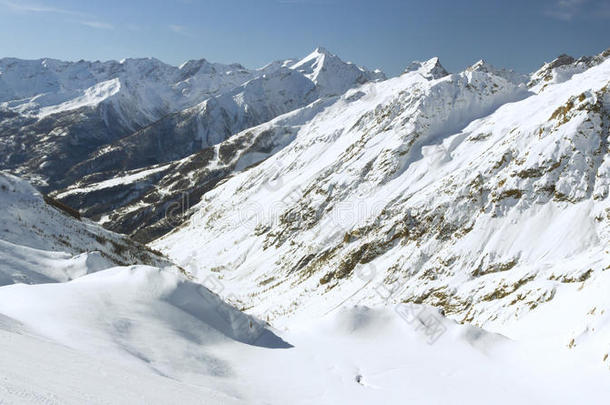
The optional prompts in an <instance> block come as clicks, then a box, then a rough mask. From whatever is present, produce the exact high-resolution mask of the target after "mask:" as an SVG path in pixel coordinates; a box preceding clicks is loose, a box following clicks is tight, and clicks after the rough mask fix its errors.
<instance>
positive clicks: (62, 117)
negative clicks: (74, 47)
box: [0, 48, 610, 404]
mask: <svg viewBox="0 0 610 405" xmlns="http://www.w3.org/2000/svg"><path fill="white" fill-rule="evenodd" d="M609 56H610V52H609V51H605V52H603V53H601V54H600V55H596V56H593V57H583V58H580V59H574V58H572V57H568V56H565V55H562V56H560V57H559V58H557V59H556V60H555V61H553V62H550V63H546V64H544V65H543V66H542V67H541V69H539V70H538V71H536V72H534V73H532V74H531V75H523V74H519V73H516V72H513V71H511V70H506V69H502V68H497V67H494V66H491V65H490V64H488V63H487V62H484V61H483V60H481V61H478V62H476V63H474V64H473V65H472V66H470V67H467V68H466V69H465V70H464V71H462V72H458V73H453V74H450V73H448V72H447V71H446V70H445V69H444V68H443V66H442V65H441V64H440V61H439V59H438V58H432V59H430V60H428V61H423V62H413V63H411V64H409V65H408V66H407V68H406V69H405V70H404V72H403V73H402V74H401V75H400V76H398V77H394V78H390V79H386V78H385V77H384V76H383V75H382V74H381V73H380V72H378V71H368V70H366V69H363V68H360V67H357V66H356V65H354V64H351V63H345V62H343V61H341V59H339V58H338V57H337V56H335V55H332V54H331V53H330V52H328V51H326V50H324V49H323V48H318V49H316V50H315V51H314V52H313V53H311V54H310V55H308V56H307V57H305V58H303V59H301V60H282V61H277V62H273V63H271V64H269V65H267V66H265V67H263V68H261V69H258V70H249V69H245V68H243V67H241V66H240V65H217V64H210V63H208V62H206V61H204V60H202V61H191V62H188V63H186V64H184V65H182V66H180V67H169V66H166V65H163V64H162V63H161V62H158V61H155V60H138V61H129V60H128V61H123V62H105V63H97V62H96V63H88V62H78V63H73V64H72V63H63V62H57V61H50V62H49V61H47V62H46V64H47V65H46V66H47V67H46V68H44V69H42V72H43V73H41V68H40V66H38V63H42V62H40V61H39V62H31V61H30V62H27V63H26V62H23V61H15V60H12V61H13V62H11V63H17V64H19V63H22V64H23V65H22V66H21V67H19V66H17V65H15V66H13V65H10V66H9V64H10V63H9V62H10V61H8V60H2V63H3V64H4V65H3V64H0V71H2V72H3V73H2V75H0V95H1V97H2V100H4V101H3V102H2V103H3V104H2V107H1V108H0V131H3V132H0V133H1V134H2V135H0V152H2V154H0V161H1V162H2V166H1V167H4V168H8V169H10V170H11V171H12V172H13V173H18V174H21V175H23V176H24V177H27V178H29V179H32V180H34V181H35V182H36V184H38V185H40V184H43V185H44V184H46V186H45V187H43V188H44V189H45V190H50V189H52V190H53V192H51V193H50V194H48V195H43V194H40V193H39V192H38V191H36V190H35V189H34V188H33V187H32V186H30V185H29V184H28V183H27V182H26V181H24V180H21V179H19V178H17V177H15V176H14V175H12V174H8V173H5V172H1V173H0V207H2V208H3V209H2V210H0V348H1V349H3V350H0V364H3V365H4V364H8V365H10V366H9V367H0V402H2V400H4V399H7V400H8V401H17V402H19V401H22V402H23V401H25V402H33V401H39V402H53V401H55V402H61V403H83V402H87V403H102V402H112V403H114V402H125V401H132V400H133V401H147V402H169V401H181V402H184V403H201V402H205V403H212V404H215V403H218V404H231V403H236V404H241V403H243V404H251V403H260V404H283V403H297V404H311V403H316V404H318V403H319V404H337V403H350V404H351V403H354V404H368V403H391V404H394V403H396V404H398V403H405V402H409V403H410V402H413V403H449V402H453V403H490V402H494V403H507V404H514V403H523V402H533V401H536V402H540V403H566V404H569V403H575V402H577V401H581V402H587V403H604V402H603V400H605V398H606V396H607V394H608V384H607V376H608V370H609V369H610V358H609V356H610V344H609V342H610V340H609V338H610V327H609V326H610V298H609V297H608V294H607V291H608V288H609V287H610V272H609V271H608V270H610V147H609V141H610V132H609V128H610V58H609ZM7 61H8V62H7ZM84 66H96V68H95V69H94V68H91V67H89V68H87V69H85V68H84ZM113 66H114V67H113ZM128 66H129V67H128ZM2 69H4V70H2ZM28 69H30V70H28ZM45 69H46V70H45ZM148 69H150V70H148ZM5 71H6V72H9V73H7V75H6V76H3V75H4V72H5ZM225 76H231V78H227V77H225ZM28 77H29V78H30V80H29V81H28V79H27V78H28ZM126 83H131V84H130V85H129V86H128V85H126ZM116 100H123V101H125V103H124V104H123V103H122V102H120V101H116ZM126 100H129V101H126ZM152 106H157V107H154V108H153V107H152ZM158 106H160V107H158ZM126 117H127V119H125V118H126ZM140 119H141V120H140ZM117 128H118V129H117ZM88 218H91V219H88ZM92 219H93V220H95V221H97V222H98V223H95V222H93V220H92ZM100 225H103V226H104V227H105V228H106V229H103V228H102V227H101V226H100ZM113 231H118V232H121V233H124V234H127V235H129V236H125V235H119V234H116V233H114V232H113ZM131 238H133V239H136V240H138V241H145V242H150V243H149V244H148V247H146V246H144V245H141V244H139V243H138V242H135V241H132V239H131ZM163 254H165V255H166V256H163ZM100 354H103V356H100ZM101 357H103V358H101ZM24 359H25V361H24ZM40 359H42V360H40ZM40 364H43V365H44V366H43V367H41V366H40ZM50 370H53V371H50ZM55 370H61V371H60V372H55ZM60 377H61V378H60ZM31 381H35V383H33V382H31ZM75 381H78V384H77V383H76V382H75ZM75 386H77V388H78V389H75ZM101 386H104V387H105V388H104V389H101V388H100V387H101ZM439 386H442V387H449V388H446V389H445V388H444V389H440V390H439V389H438V387H439ZM120 391H126V392H127V394H125V396H123V397H120V396H119V394H120ZM151 392H154V393H155V395H152V394H151ZM157 392H158V394H157ZM600 398H603V400H602V401H601V402H600Z"/></svg>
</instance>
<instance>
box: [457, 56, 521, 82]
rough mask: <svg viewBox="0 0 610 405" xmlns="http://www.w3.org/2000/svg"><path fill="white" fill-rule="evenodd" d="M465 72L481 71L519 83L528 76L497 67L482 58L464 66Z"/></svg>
mask: <svg viewBox="0 0 610 405" xmlns="http://www.w3.org/2000/svg"><path fill="white" fill-rule="evenodd" d="M466 72H482V73H488V74H491V75H494V76H498V77H501V78H503V79H504V80H506V81H508V82H510V83H513V84H516V85H519V84H521V83H525V82H527V80H528V76H527V75H524V74H521V73H517V72H515V71H514V70H510V69H498V68H496V67H495V66H494V65H492V64H491V63H489V62H487V61H485V60H484V59H479V60H478V61H477V62H476V63H474V64H473V65H471V66H469V67H468V68H466Z"/></svg>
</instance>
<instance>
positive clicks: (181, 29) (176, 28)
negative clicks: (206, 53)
mask: <svg viewBox="0 0 610 405" xmlns="http://www.w3.org/2000/svg"><path fill="white" fill-rule="evenodd" d="M168 28H169V29H170V31H172V32H174V33H176V34H180V35H190V34H189V32H188V29H187V27H186V26H184V25H178V24H170V25H168Z"/></svg>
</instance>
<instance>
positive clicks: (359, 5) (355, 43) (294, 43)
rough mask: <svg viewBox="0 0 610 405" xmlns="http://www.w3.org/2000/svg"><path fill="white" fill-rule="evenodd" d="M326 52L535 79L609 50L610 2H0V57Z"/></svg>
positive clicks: (214, 57)
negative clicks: (508, 71) (561, 58)
mask: <svg viewBox="0 0 610 405" xmlns="http://www.w3.org/2000/svg"><path fill="white" fill-rule="evenodd" d="M319 45H320V46H324V47H326V48H327V49H329V50H330V51H332V52H334V53H336V54H337V55H339V56H340V57H341V58H342V59H344V60H350V61H353V62H355V63H357V64H360V65H364V66H366V67H368V68H381V69H382V70H384V71H385V72H386V73H388V74H390V75H395V74H398V73H399V72H401V71H402V69H403V68H404V67H405V66H406V65H407V64H408V63H409V62H410V61H412V60H418V59H419V60H421V59H427V58H430V57H432V56H439V57H440V58H441V63H442V64H443V65H444V66H445V67H446V68H447V69H448V70H450V71H458V70H461V69H463V68H464V67H466V66H468V65H470V64H472V63H474V62H475V61H476V60H478V59H481V58H483V59H485V60H487V61H489V62H490V63H492V64H494V65H497V66H503V67H510V68H513V69H516V70H518V71H521V72H529V71H531V70H534V69H535V68H537V67H538V66H539V65H540V64H541V63H542V62H544V61H548V60H551V59H553V58H554V57H555V56H557V55H558V54H560V53H563V52H565V53H568V54H571V55H574V56H581V55H591V54H595V53H599V52H601V51H602V50H604V49H606V48H608V47H610V0H537V1H536V0H531V1H522V0H512V1H483V0H463V1H457V0H456V1H444V0H436V1H435V0H428V1H418V0H413V1H408V0H404V1H398V0H378V1H372V0H166V1H161V0H120V1H119V0H105V1H95V0H87V1H82V0H81V1H76V0H55V1H51V0H48V1H42V0H39V1H35V0H31V1H30V0H24V1H20V0H0V52H1V53H2V54H1V55H0V56H15V57H21V58H40V57H54V58H59V59H67V60H78V59H88V60H97V59H100V60H106V59H122V58H124V57H139V56H154V57H157V58H159V59H161V60H163V61H165V62H167V63H171V64H175V65H178V64H180V63H182V62H183V61H185V60H188V59H197V58H202V57H205V58H206V59H208V60H210V61H214V62H240V63H242V64H244V65H245V66H248V67H259V66H262V65H264V64H266V63H267V62H270V61H272V60H275V59H282V58H289V57H302V56H305V55H306V54H308V53H309V52H310V51H311V50H313V49H314V48H315V47H316V46H319Z"/></svg>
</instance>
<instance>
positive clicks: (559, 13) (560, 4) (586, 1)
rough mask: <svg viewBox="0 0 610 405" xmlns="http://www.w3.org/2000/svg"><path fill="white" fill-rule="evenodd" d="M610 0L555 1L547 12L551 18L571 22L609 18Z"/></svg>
mask: <svg viewBox="0 0 610 405" xmlns="http://www.w3.org/2000/svg"><path fill="white" fill-rule="evenodd" d="M608 8H609V6H608V0H555V1H554V3H553V5H552V7H551V8H547V9H546V10H545V14H546V15H547V16H549V17H552V18H556V19H558V20H562V21H571V20H573V19H574V18H577V17H585V18H599V17H601V18H607V17H608V16H609V13H608Z"/></svg>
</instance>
